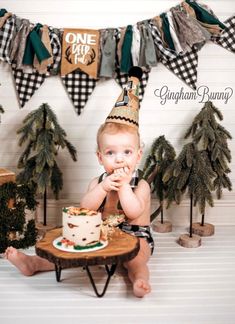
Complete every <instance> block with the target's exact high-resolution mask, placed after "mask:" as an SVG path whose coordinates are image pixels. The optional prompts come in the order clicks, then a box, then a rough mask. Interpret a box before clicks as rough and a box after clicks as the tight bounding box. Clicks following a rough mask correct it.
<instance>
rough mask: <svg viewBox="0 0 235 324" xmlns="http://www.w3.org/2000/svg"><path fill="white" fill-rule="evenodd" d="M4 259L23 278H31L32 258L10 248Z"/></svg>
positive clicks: (33, 270) (32, 271)
mask: <svg viewBox="0 0 235 324" xmlns="http://www.w3.org/2000/svg"><path fill="white" fill-rule="evenodd" d="M5 258H6V259H7V260H9V261H10V262H11V263H12V264H13V265H14V266H15V267H16V268H17V269H19V270H20V272H21V273H22V274H23V275H25V276H32V275H33V274H34V273H35V269H34V262H33V256H29V255H26V254H24V253H22V252H19V251H18V250H17V249H15V248H13V247H12V246H10V247H8V248H7V249H6V251H5Z"/></svg>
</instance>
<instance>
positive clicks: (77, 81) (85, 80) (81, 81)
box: [61, 70, 98, 115]
mask: <svg viewBox="0 0 235 324" xmlns="http://www.w3.org/2000/svg"><path fill="white" fill-rule="evenodd" d="M61 79H62V81H63V83H64V86H65V88H66V90H67V92H68V94H69V97H70V99H71V100H72V102H73V105H74V107H75V110H76V112H77V114H78V115H80V114H81V112H82V110H83V108H84V106H85V105H86V103H87V100H88V99H89V97H90V96H91V94H92V92H93V91H94V89H95V87H96V83H97V81H98V80H96V79H93V78H91V77H90V76H89V75H87V74H86V73H83V72H81V71H79V70H76V71H73V72H72V73H68V74H67V75H65V76H63V77H61Z"/></svg>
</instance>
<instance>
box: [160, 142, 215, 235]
mask: <svg viewBox="0 0 235 324" xmlns="http://www.w3.org/2000/svg"><path fill="white" fill-rule="evenodd" d="M213 176H214V172H213V170H212V168H211V166H210V164H209V163H208V156H207V153H206V152H204V151H203V152H200V151H199V150H198V149H197V146H196V144H195V143H188V144H186V145H184V147H183V149H182V151H181V152H180V154H179V156H178V157H177V158H176V160H175V161H174V162H173V163H172V164H171V165H170V166H169V167H168V169H167V170H166V172H165V174H164V176H163V181H164V182H165V183H166V184H167V186H168V188H169V189H168V193H167V208H168V207H169V206H170V205H171V203H172V202H174V201H175V202H176V203H177V204H179V203H180V200H181V196H182V194H183V193H185V192H187V193H188V195H189V197H190V237H192V210H193V206H196V205H197V204H198V206H199V208H200V211H201V212H204V210H205V205H206V202H207V203H208V204H209V205H210V206H213V198H212V194H211V191H212V190H213V184H212V180H211V179H212V177H213Z"/></svg>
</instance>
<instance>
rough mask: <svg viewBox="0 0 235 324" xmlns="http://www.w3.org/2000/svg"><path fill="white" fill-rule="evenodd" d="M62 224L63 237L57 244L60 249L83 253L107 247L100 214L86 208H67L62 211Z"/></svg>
mask: <svg viewBox="0 0 235 324" xmlns="http://www.w3.org/2000/svg"><path fill="white" fill-rule="evenodd" d="M62 223H63V228H62V237H61V238H60V240H59V241H58V242H57V243H56V245H57V247H58V248H63V249H65V250H70V251H71V250H74V251H76V250H77V251H79V250H81V251H83V250H89V249H99V248H102V247H104V245H105V246H106V245H107V235H105V233H104V232H103V231H102V215H101V213H100V212H97V211H94V210H89V209H86V208H79V207H65V208H63V210H62ZM104 243H106V244H104Z"/></svg>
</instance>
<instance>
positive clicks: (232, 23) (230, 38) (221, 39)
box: [211, 16, 235, 53]
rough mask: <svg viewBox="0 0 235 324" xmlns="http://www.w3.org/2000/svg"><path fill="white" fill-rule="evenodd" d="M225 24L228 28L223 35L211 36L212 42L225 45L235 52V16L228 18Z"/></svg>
mask: <svg viewBox="0 0 235 324" xmlns="http://www.w3.org/2000/svg"><path fill="white" fill-rule="evenodd" d="M224 24H225V25H226V28H225V29H224V30H223V32H222V33H221V35H219V36H214V37H212V38H211V40H212V42H214V43H216V44H218V45H220V46H222V47H224V48H225V49H227V50H229V51H231V52H233V53H235V16H232V17H230V18H229V19H227V20H226V21H225V22H224Z"/></svg>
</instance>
